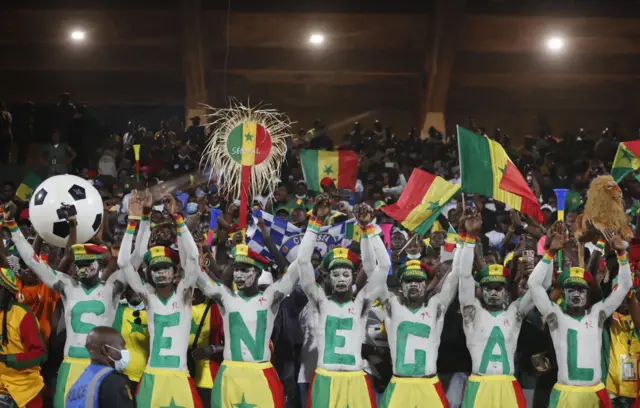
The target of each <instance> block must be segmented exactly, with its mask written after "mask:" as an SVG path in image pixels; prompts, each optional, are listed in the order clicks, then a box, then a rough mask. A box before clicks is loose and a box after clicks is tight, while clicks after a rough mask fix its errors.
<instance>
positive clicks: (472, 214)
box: [459, 207, 482, 235]
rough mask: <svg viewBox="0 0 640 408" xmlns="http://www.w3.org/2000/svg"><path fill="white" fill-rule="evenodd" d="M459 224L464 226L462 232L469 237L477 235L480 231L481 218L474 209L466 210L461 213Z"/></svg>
mask: <svg viewBox="0 0 640 408" xmlns="http://www.w3.org/2000/svg"><path fill="white" fill-rule="evenodd" d="M460 220H461V222H460V223H459V224H464V230H465V232H466V233H467V234H470V235H479V234H480V230H481V229H482V216H481V215H480V213H479V212H478V211H477V210H476V209H475V208H470V207H469V208H466V209H465V210H464V212H463V213H462V218H461V219H460Z"/></svg>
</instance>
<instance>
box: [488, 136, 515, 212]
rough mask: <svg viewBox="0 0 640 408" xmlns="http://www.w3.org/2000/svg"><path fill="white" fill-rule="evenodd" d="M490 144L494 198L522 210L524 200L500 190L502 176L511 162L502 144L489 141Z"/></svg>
mask: <svg viewBox="0 0 640 408" xmlns="http://www.w3.org/2000/svg"><path fill="white" fill-rule="evenodd" d="M487 142H488V143H489V151H490V152H491V167H492V170H493V171H492V173H493V198H494V199H496V200H498V201H501V202H503V203H505V204H506V205H508V206H509V207H512V208H520V207H521V204H522V198H521V197H520V196H518V195H515V194H513V193H510V192H508V191H505V190H502V189H501V188H500V181H502V174H503V171H504V169H505V168H506V166H507V161H511V159H509V156H507V153H506V152H505V151H504V148H503V147H502V146H501V145H500V143H498V142H496V141H493V140H491V139H487Z"/></svg>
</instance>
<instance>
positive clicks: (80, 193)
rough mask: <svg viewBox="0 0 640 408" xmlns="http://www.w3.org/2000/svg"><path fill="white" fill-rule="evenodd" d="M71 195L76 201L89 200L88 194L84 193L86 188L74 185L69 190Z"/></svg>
mask: <svg viewBox="0 0 640 408" xmlns="http://www.w3.org/2000/svg"><path fill="white" fill-rule="evenodd" d="M69 194H70V195H71V197H73V199H74V200H76V201H78V200H84V199H85V198H87V192H86V191H84V187H82V186H79V185H77V184H74V185H72V186H71V188H70V189H69Z"/></svg>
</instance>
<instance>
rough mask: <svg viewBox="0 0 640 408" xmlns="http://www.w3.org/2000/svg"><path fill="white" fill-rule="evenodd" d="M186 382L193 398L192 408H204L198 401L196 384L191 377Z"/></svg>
mask: <svg viewBox="0 0 640 408" xmlns="http://www.w3.org/2000/svg"><path fill="white" fill-rule="evenodd" d="M188 380H189V388H191V398H193V408H204V405H202V400H201V399H200V394H198V390H197V389H196V383H195V382H194V381H193V378H191V377H189V378H188ZM140 382H142V381H140Z"/></svg>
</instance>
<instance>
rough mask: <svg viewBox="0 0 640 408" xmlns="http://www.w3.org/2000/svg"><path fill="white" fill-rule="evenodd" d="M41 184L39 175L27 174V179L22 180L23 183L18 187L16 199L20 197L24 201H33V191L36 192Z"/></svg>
mask: <svg viewBox="0 0 640 408" xmlns="http://www.w3.org/2000/svg"><path fill="white" fill-rule="evenodd" d="M40 182H42V180H41V179H40V177H38V175H37V174H35V173H33V172H29V173H27V175H26V176H25V178H24V179H23V180H22V183H20V186H18V190H17V191H16V197H18V198H19V199H21V200H22V201H29V200H31V195H32V194H33V190H35V189H36V187H38V186H39V185H40Z"/></svg>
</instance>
